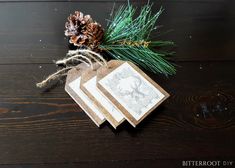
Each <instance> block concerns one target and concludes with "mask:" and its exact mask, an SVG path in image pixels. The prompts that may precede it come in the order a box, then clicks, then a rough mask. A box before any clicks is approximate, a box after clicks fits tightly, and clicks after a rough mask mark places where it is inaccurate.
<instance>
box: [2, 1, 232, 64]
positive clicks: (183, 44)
mask: <svg viewBox="0 0 235 168" xmlns="http://www.w3.org/2000/svg"><path fill="white" fill-rule="evenodd" d="M120 4H122V3H117V5H116V6H119V5H120ZM134 4H136V6H139V7H140V6H141V5H140V4H143V2H142V3H137V2H134ZM161 5H162V6H163V7H164V8H165V11H164V13H163V14H162V16H161V17H160V19H159V22H158V24H159V25H163V26H164V27H162V28H160V29H159V32H158V33H155V34H154V35H153V36H152V38H153V39H159V38H160V39H167V40H172V41H174V42H175V43H176V45H177V47H176V49H175V51H176V52H177V57H176V58H175V60H178V61H185V60H186V61H190V60H197V61H200V60H234V56H233V54H232V53H235V46H234V43H233V41H234V39H235V34H234V31H233V30H234V29H235V10H234V8H233V6H235V4H234V1H214V2H210V3H209V1H207V3H206V2H204V1H203V2H200V1H199V2H197V1H196V2H195V1H193V2H191V1H189V2H186V1H166V2H162V3H161V2H157V1H156V2H155V5H154V6H153V11H157V10H158V9H159V8H160V6H161ZM112 7H113V2H102V3H101V2H91V3H88V2H84V1H82V2H57V3H56V2H27V3H17V2H16V3H1V5H0V22H1V23H2V24H1V25H0V35H1V38H0V55H1V57H0V64H9V63H16V64H18V63H51V62H52V60H53V59H55V60H57V59H60V58H62V57H64V55H65V54H66V52H67V39H66V38H64V34H63V31H64V23H65V21H66V18H67V16H68V15H69V14H70V13H72V12H74V11H75V10H81V11H83V12H84V13H86V14H91V15H92V16H94V18H95V19H96V20H97V21H98V22H100V23H101V24H102V25H104V26H105V25H106V21H105V19H108V18H109V13H110V11H111V10H112ZM13 11H14V12H13ZM97 12H98V14H97ZM16 28H17V30H16ZM166 31H170V32H169V33H167V34H165V35H163V34H164V32H166ZM159 33H161V34H162V35H161V36H160V37H159ZM192 51H194V52H192ZM189 53H190V54H189Z"/></svg>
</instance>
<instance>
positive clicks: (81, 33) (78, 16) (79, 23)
mask: <svg viewBox="0 0 235 168" xmlns="http://www.w3.org/2000/svg"><path fill="white" fill-rule="evenodd" d="M103 35H104V30H103V28H102V27H101V25H100V24H99V23H97V22H94V21H93V19H92V18H91V16H90V15H85V16H84V14H83V13H82V12H79V11H75V13H74V15H70V16H69V17H68V21H67V22H66V23H65V36H68V37H69V38H70V40H69V42H70V43H71V44H73V45H75V46H77V47H87V48H90V49H91V50H98V45H99V44H100V43H101V40H102V39H103Z"/></svg>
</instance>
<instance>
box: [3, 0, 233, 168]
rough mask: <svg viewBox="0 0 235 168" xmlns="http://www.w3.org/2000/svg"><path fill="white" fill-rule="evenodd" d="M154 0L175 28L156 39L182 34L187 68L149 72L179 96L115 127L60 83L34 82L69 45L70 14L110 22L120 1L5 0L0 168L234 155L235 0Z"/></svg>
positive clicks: (181, 57) (181, 59)
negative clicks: (96, 119) (94, 117)
mask: <svg viewBox="0 0 235 168" xmlns="http://www.w3.org/2000/svg"><path fill="white" fill-rule="evenodd" d="M143 2H145V1H134V4H135V5H137V6H141V5H142V4H143ZM154 2H155V5H154V7H153V10H155V11H157V9H158V8H159V6H160V5H161V4H162V6H163V7H164V8H165V13H164V14H163V15H162V16H161V18H160V20H159V24H162V25H164V27H163V28H161V29H160V30H159V31H160V32H164V31H166V30H171V29H174V31H172V32H170V33H168V34H165V35H162V36H160V37H158V33H156V34H155V35H154V36H153V38H155V39H158V38H162V39H168V40H173V41H175V42H176V44H177V47H176V48H175V51H176V52H177V54H176V55H175V57H174V60H176V61H177V62H176V63H177V64H178V65H179V67H178V68H177V70H178V72H177V75H176V76H174V77H169V78H166V77H163V76H161V75H155V74H152V73H149V72H147V74H149V75H150V76H151V77H152V79H154V80H155V81H156V82H157V83H158V84H159V85H160V86H162V87H163V88H164V89H165V90H166V91H167V92H169V93H170V95H171V97H170V98H169V99H168V100H167V101H166V102H164V103H163V104H162V105H160V106H159V107H158V108H157V109H156V110H155V111H154V112H153V113H152V114H151V115H150V116H149V117H147V118H146V119H145V120H144V121H143V122H142V123H140V125H138V126H137V128H132V126H131V125H130V124H128V123H127V122H125V123H123V124H122V125H121V126H120V127H119V128H118V129H117V130H114V129H112V127H111V126H110V125H109V124H108V123H106V124H104V125H103V126H102V127H101V128H97V127H96V126H95V124H94V123H92V121H91V120H90V119H89V117H87V116H86V114H85V113H84V112H82V110H81V109H80V108H79V107H78V106H77V105H76V103H74V101H73V100H72V99H71V98H70V97H69V96H68V95H67V94H66V92H65V91H64V85H63V84H60V83H61V82H59V83H57V84H55V86H54V87H52V88H51V89H37V88H36V86H35V83H36V82H38V81H40V80H41V79H43V78H44V77H46V76H47V75H48V74H50V73H52V72H54V71H55V70H56V67H55V65H53V64H52V60H56V59H59V58H62V57H63V56H64V55H65V53H66V51H67V40H66V39H64V35H63V30H64V28H63V26H64V22H65V20H66V17H67V16H68V15H69V13H71V12H73V11H74V10H76V9H80V10H82V11H84V13H89V14H91V15H92V16H93V17H94V18H95V19H96V20H97V21H98V22H100V23H102V24H103V25H105V20H104V19H105V18H108V15H109V12H110V10H111V9H112V6H113V2H112V1H109V0H107V1H106V0H103V1H98V0H97V1H96V0H91V1H76V2H75V1H64V0H61V2H59V1H58V0H57V1H53V0H51V1H50V0H49V1H46V0H44V1H40V0H36V1H32V0H30V1H27V0H25V1H21V0H13V1H11V0H10V1H0V22H1V24H0V167H1V168H2V167H4V168H16V167H17V168H19V167H23V168H29V167H30V168H31V167H35V168H42V167H48V168H49V167H50V168H54V167H56V168H62V167H63V168H64V167H71V168H72V167H104V168H105V167H118V168H119V167H133V168H136V167H137V168H138V167H154V168H155V167H167V168H169V167H181V164H182V163H181V162H182V160H216V159H218V160H234V159H235V153H234V150H235V145H234V141H235V113H234V111H235V103H234V102H235V101H234V100H235V90H234V85H235V78H234V76H235V71H234V67H235V59H234V58H235V57H234V53H235V46H234V40H235V34H234V28H235V5H234V1H229V0H205V1H202V0H192V1H187V0H176V1H173V0H166V1H154ZM122 3H123V1H119V2H117V6H118V5H120V4H122ZM59 84H60V85H59Z"/></svg>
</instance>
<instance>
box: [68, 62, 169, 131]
mask: <svg viewBox="0 0 235 168" xmlns="http://www.w3.org/2000/svg"><path fill="white" fill-rule="evenodd" d="M92 67H93V68H92V69H91V68H90V67H87V66H86V64H80V65H78V66H77V67H76V68H74V69H71V70H70V71H69V72H68V75H67V80H66V85H65V90H66V92H67V93H68V94H69V95H70V96H71V97H72V98H73V99H74V100H75V102H76V103H77V104H78V105H79V106H80V107H81V108H82V109H83V110H84V112H85V113H86V114H87V115H88V116H89V117H90V118H91V120H92V121H93V122H94V123H95V124H96V125H97V126H100V125H101V124H102V123H103V122H104V121H106V120H107V121H108V122H109V123H110V124H111V125H112V126H113V127H114V128H117V126H118V125H120V124H121V123H122V122H123V121H125V120H127V121H128V122H129V123H130V124H131V125H133V126H134V127H136V125H137V124H139V123H140V122H141V121H142V120H143V119H144V118H145V117H146V116H147V115H148V114H150V113H151V112H152V111H153V110H154V109H155V108H156V107H157V106H158V105H159V104H161V103H162V102H163V101H164V100H165V99H167V98H168V97H169V94H168V93H167V92H166V91H165V90H163V89H162V88H161V87H160V86H159V85H158V84H157V83H155V82H154V81H153V80H152V79H151V78H150V77H149V76H147V75H146V74H145V73H144V72H143V71H141V70H140V69H139V68H138V67H137V66H136V65H134V64H133V63H131V62H127V61H120V60H111V61H109V62H108V63H107V64H106V65H105V66H101V65H100V64H98V63H95V64H93V66H92Z"/></svg>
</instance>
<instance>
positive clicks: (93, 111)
mask: <svg viewBox="0 0 235 168" xmlns="http://www.w3.org/2000/svg"><path fill="white" fill-rule="evenodd" d="M86 69H89V67H87V65H86V64H84V63H82V64H79V65H78V66H77V67H76V68H73V69H71V70H70V71H69V72H68V75H67V78H66V84H65V91H66V92H67V93H68V94H69V95H70V96H71V97H72V98H73V99H74V101H75V102H76V103H77V104H78V105H79V106H80V107H81V108H82V109H83V110H84V112H85V113H86V114H87V115H88V116H89V117H90V118H91V120H92V121H93V122H94V123H95V124H96V125H97V126H98V127H99V126H100V125H101V124H102V123H103V122H104V121H105V118H104V116H103V114H102V113H101V112H100V111H99V109H98V108H97V107H96V105H95V104H94V103H93V101H92V100H90V99H89V97H87V95H86V94H85V93H84V92H83V91H82V90H81V89H80V83H81V74H82V73H83V71H84V70H86Z"/></svg>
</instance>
